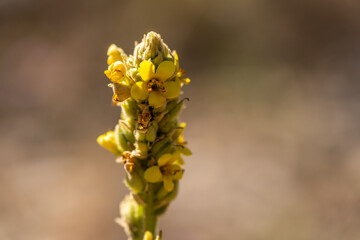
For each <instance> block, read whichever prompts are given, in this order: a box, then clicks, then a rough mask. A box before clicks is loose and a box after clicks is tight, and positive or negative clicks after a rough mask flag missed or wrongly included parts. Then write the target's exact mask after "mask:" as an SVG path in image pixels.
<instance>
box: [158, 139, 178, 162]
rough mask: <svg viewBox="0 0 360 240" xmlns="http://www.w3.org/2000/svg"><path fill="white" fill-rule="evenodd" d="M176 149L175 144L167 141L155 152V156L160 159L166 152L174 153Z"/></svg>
mask: <svg viewBox="0 0 360 240" xmlns="http://www.w3.org/2000/svg"><path fill="white" fill-rule="evenodd" d="M173 151H174V146H173V145H172V143H171V142H167V143H166V144H165V145H164V146H163V147H162V148H161V149H160V151H158V152H157V153H156V154H155V158H156V159H159V158H160V157H161V156H162V155H164V154H165V153H172V152H173Z"/></svg>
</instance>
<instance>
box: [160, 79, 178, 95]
mask: <svg viewBox="0 0 360 240" xmlns="http://www.w3.org/2000/svg"><path fill="white" fill-rule="evenodd" d="M164 87H165V93H163V95H164V97H166V98H168V99H170V98H176V97H178V96H179V95H180V91H181V83H180V81H179V80H176V81H166V82H165V84H164Z"/></svg>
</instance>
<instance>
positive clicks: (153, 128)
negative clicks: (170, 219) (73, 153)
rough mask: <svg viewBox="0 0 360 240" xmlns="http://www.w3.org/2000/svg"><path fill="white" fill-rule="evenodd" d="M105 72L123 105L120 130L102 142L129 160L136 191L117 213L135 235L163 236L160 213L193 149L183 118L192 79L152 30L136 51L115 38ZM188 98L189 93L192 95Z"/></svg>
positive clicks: (143, 239)
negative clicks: (186, 89) (121, 45)
mask: <svg viewBox="0 0 360 240" xmlns="http://www.w3.org/2000/svg"><path fill="white" fill-rule="evenodd" d="M107 55H108V60H107V64H108V68H107V70H105V75H106V76H107V77H108V78H109V79H110V81H111V83H110V84H109V85H108V86H109V87H111V88H112V90H113V97H112V103H113V105H115V106H119V107H121V115H120V119H119V122H118V124H117V125H116V126H115V128H114V130H111V131H108V132H106V133H105V134H103V135H100V136H99V137H98V139H97V142H98V143H99V144H100V145H101V146H102V147H104V148H105V149H107V150H109V151H110V152H112V153H113V154H114V155H115V156H116V157H117V158H116V162H117V163H120V164H123V166H124V169H125V172H126V178H125V185H126V186H127V187H128V188H129V190H130V194H129V195H127V196H126V197H125V198H124V200H123V201H122V202H121V203H120V218H119V219H116V221H117V223H119V224H120V225H121V226H122V227H124V230H125V232H126V234H127V235H128V239H129V240H154V236H157V237H156V239H158V240H161V238H162V236H161V235H162V234H161V231H160V233H159V234H157V232H156V230H157V229H156V225H157V219H158V217H159V216H160V215H161V214H163V213H165V211H166V209H167V207H168V206H169V204H170V202H171V201H173V200H174V198H175V197H176V194H177V192H178V185H179V181H180V179H181V178H182V176H183V173H184V170H183V168H182V166H183V165H184V160H183V158H182V156H183V155H184V156H189V155H191V151H190V150H189V149H188V148H187V147H186V141H185V140H184V137H183V131H184V128H185V126H186V125H185V123H180V122H179V121H178V115H179V113H180V111H181V109H182V108H183V105H184V100H186V99H187V98H184V99H181V98H180V95H181V88H182V87H183V86H184V85H186V84H188V83H190V79H189V78H186V77H185V71H184V70H183V69H181V68H180V66H179V58H178V55H177V53H176V52H175V51H172V52H171V51H170V49H169V48H168V46H167V45H166V44H165V43H164V42H163V40H162V39H161V37H160V35H159V34H157V33H155V32H149V33H148V34H146V35H145V36H144V38H143V39H142V41H141V42H140V43H139V44H136V46H135V49H134V53H133V55H129V56H128V55H127V54H126V53H125V52H124V51H123V50H122V49H121V48H118V47H117V46H116V45H115V44H112V45H111V46H110V47H109V49H108V52H107ZM187 100H188V99H187Z"/></svg>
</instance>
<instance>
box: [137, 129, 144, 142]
mask: <svg viewBox="0 0 360 240" xmlns="http://www.w3.org/2000/svg"><path fill="white" fill-rule="evenodd" d="M134 133H135V139H136V141H140V142H143V141H145V137H146V133H144V132H143V131H139V130H135V131H134Z"/></svg>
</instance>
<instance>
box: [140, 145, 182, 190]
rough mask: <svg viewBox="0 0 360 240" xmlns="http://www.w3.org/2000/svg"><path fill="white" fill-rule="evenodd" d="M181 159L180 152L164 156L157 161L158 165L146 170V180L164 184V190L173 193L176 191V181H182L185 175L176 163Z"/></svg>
mask: <svg viewBox="0 0 360 240" xmlns="http://www.w3.org/2000/svg"><path fill="white" fill-rule="evenodd" d="M179 158H180V152H179V151H175V152H174V153H172V154H171V153H165V154H163V155H162V156H161V157H160V158H159V159H158V160H157V165H155V166H152V167H149V168H148V169H146V171H145V173H144V178H145V180H146V181H148V182H150V183H157V182H163V184H164V189H165V190H166V191H167V192H171V191H172V190H173V189H174V180H180V179H181V178H182V175H183V170H182V169H181V167H180V166H179V165H178V164H176V163H175V162H176V161H177V160H178V159H179Z"/></svg>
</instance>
